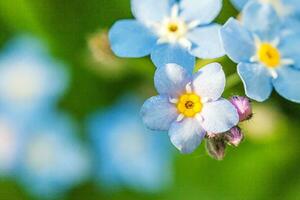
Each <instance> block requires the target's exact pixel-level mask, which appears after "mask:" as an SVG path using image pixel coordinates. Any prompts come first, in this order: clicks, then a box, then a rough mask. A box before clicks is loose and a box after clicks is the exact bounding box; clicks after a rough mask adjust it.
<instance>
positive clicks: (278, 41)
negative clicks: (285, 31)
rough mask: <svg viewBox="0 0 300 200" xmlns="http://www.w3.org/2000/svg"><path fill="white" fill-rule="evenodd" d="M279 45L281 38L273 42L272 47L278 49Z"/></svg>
mask: <svg viewBox="0 0 300 200" xmlns="http://www.w3.org/2000/svg"><path fill="white" fill-rule="evenodd" d="M279 43H280V38H279V37H277V38H275V39H274V40H273V41H272V42H271V45H272V46H273V47H277V46H278V45H279Z"/></svg>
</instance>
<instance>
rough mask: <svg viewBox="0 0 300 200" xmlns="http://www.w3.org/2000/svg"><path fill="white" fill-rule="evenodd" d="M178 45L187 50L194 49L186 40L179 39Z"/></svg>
mask: <svg viewBox="0 0 300 200" xmlns="http://www.w3.org/2000/svg"><path fill="white" fill-rule="evenodd" d="M178 43H179V44H180V45H181V46H182V47H183V48H185V49H188V50H190V49H191V48H192V43H191V42H190V41H189V40H188V39H186V38H181V39H179V41H178Z"/></svg>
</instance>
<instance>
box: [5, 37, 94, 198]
mask: <svg viewBox="0 0 300 200" xmlns="http://www.w3.org/2000/svg"><path fill="white" fill-rule="evenodd" d="M65 67H66V66H65V65H63V64H62V63H60V62H59V61H57V60H54V59H53V58H51V56H49V54H48V52H47V50H46V48H45V47H44V45H43V44H42V43H41V42H40V41H39V40H37V39H35V38H32V37H28V36H27V37H24V36H23V37H19V38H16V39H14V40H12V41H11V42H9V43H8V45H7V47H6V48H5V51H3V52H1V54H0V74H1V80H0V94H1V95H0V176H1V178H2V177H3V176H5V177H11V176H12V177H14V178H16V179H17V180H18V182H19V183H20V184H21V185H22V186H24V187H25V188H26V190H28V191H29V192H30V193H32V194H34V195H36V196H39V197H41V198H42V199H45V198H46V199H47V198H49V197H50V196H52V195H53V196H55V197H59V196H61V195H63V193H64V192H65V191H67V190H69V189H70V188H71V187H73V186H74V185H77V184H79V182H81V181H83V180H85V179H86V177H87V176H88V173H89V169H90V166H89V163H90V162H89V159H88V156H87V152H86V149H85V148H84V147H83V144H81V142H80V141H78V140H77V138H75V137H74V133H76V132H77V131H76V130H77V127H76V125H75V122H74V121H73V120H72V118H71V117H69V116H68V115H67V114H64V113H61V112H60V111H57V104H58V100H59V98H60V97H61V96H62V94H63V93H64V92H65V89H66V88H67V87H68V83H69V75H68V73H67V71H66V68H65Z"/></svg>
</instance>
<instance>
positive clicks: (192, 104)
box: [177, 93, 203, 117]
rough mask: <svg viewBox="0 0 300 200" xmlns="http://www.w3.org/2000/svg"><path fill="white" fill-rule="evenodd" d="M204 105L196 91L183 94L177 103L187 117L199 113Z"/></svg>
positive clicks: (180, 111) (180, 110)
mask: <svg viewBox="0 0 300 200" xmlns="http://www.w3.org/2000/svg"><path fill="white" fill-rule="evenodd" d="M202 107H203V105H202V102H201V98H200V97H199V96H198V95H196V94H194V93H188V94H184V95H182V96H181V97H180V98H179V101H178V103H177V110H178V112H179V113H180V114H183V115H184V116H185V117H195V115H196V114H197V113H199V112H201V110H202Z"/></svg>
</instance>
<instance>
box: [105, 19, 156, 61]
mask: <svg viewBox="0 0 300 200" xmlns="http://www.w3.org/2000/svg"><path fill="white" fill-rule="evenodd" d="M109 40H110V44H111V48H112V50H113V52H114V53H115V54H116V55H117V56H120V57H132V58H138V57H143V56H146V55H149V54H150V52H151V51H152V49H153V47H154V46H155V44H156V41H157V37H156V36H155V35H154V34H153V33H152V32H151V31H150V30H149V29H148V28H146V27H145V26H144V25H142V24H141V23H139V22H138V21H135V20H120V21H117V22H116V23H115V24H114V25H113V27H112V28H111V29H110V31H109Z"/></svg>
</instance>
